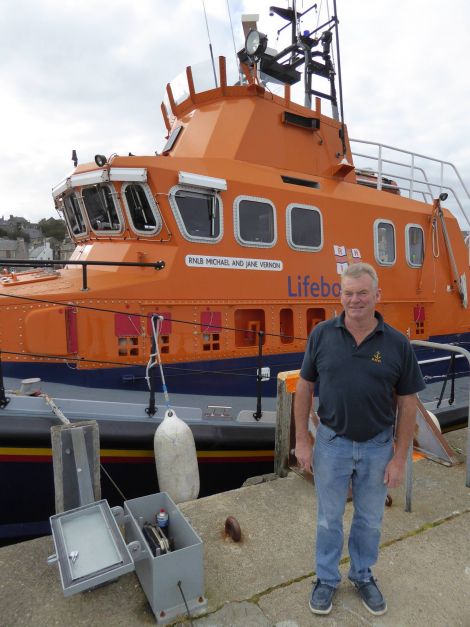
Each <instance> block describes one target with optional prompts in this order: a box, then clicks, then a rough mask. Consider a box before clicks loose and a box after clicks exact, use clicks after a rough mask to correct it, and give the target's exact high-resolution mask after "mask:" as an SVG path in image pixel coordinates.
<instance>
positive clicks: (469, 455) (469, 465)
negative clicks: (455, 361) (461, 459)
mask: <svg viewBox="0 0 470 627" xmlns="http://www.w3.org/2000/svg"><path fill="white" fill-rule="evenodd" d="M411 343H412V344H414V345H415V346H425V347H426V348H434V349H437V350H443V351H450V352H452V353H460V354H461V355H463V356H464V357H466V358H467V361H468V363H469V366H470V352H469V351H468V350H466V349H465V348H461V347H460V346H454V345H453V344H439V343H438V342H428V341H426V340H411ZM467 427H468V429H467V473H466V479H465V485H466V486H467V488H470V386H469V394H468V424H467Z"/></svg>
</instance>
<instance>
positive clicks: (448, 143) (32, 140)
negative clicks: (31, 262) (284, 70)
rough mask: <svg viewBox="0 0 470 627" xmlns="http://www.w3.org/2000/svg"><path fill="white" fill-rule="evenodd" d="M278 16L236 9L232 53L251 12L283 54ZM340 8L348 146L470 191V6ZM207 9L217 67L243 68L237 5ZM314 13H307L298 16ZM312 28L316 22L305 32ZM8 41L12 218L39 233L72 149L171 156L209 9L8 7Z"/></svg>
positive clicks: (24, 1)
mask: <svg viewBox="0 0 470 627" xmlns="http://www.w3.org/2000/svg"><path fill="white" fill-rule="evenodd" d="M271 3H272V2H268V1H265V0H257V2H256V3H253V2H251V3H249V2H247V1H242V0H230V8H231V13H232V20H233V26H234V30H235V39H236V48H240V47H241V46H242V45H243V34H242V29H241V24H240V17H241V14H242V13H259V14H260V21H259V27H260V29H261V30H263V31H264V32H267V33H268V34H269V36H270V45H271V46H274V47H276V46H277V47H279V48H280V47H282V46H283V45H285V44H286V43H287V39H288V36H289V34H288V30H289V29H285V31H283V33H281V35H280V36H279V40H278V41H277V42H276V40H277V39H278V35H277V30H278V29H279V28H280V26H282V22H281V23H280V22H279V19H278V18H277V17H269V15H268V8H269V5H270V4H271ZM279 4H280V5H283V3H279ZM317 4H318V5H319V6H320V4H321V3H320V2H318V3H317ZM323 4H326V2H324V3H323ZM337 4H338V11H339V18H340V25H339V32H340V38H341V65H342V70H343V92H344V108H345V114H346V122H347V124H348V128H349V133H350V135H351V136H353V137H360V138H366V139H371V140H373V141H382V142H384V143H387V144H391V145H399V146H402V147H404V148H407V149H409V150H415V151H417V152H422V153H425V154H429V155H431V156H435V157H440V158H443V159H446V160H448V161H455V162H456V164H457V165H458V166H459V168H460V169H461V170H462V174H463V175H464V178H465V175H466V178H467V180H468V177H469V174H470V149H469V148H468V146H467V143H468V142H467V138H466V135H467V131H468V123H467V111H466V107H467V103H468V101H469V96H470V93H469V92H470V89H469V81H468V79H467V69H466V67H465V63H466V59H467V56H468V55H467V51H466V41H467V37H468V36H467V32H466V29H467V26H468V24H469V23H470V5H468V4H467V3H466V2H464V1H463V0H453V2H452V3H447V5H443V3H441V2H438V1H437V0H413V2H409V1H407V0H395V1H394V2H390V1H389V2H386V1H385V0H382V1H377V0H361V2H351V1H350V0H349V1H346V0H339V1H338V2H337ZM205 6H206V10H207V19H208V24H209V32H210V36H211V41H212V47H213V50H214V54H215V56H218V55H219V54H225V55H226V56H228V57H229V58H230V59H231V60H232V63H233V59H234V45H233V39H232V33H231V30H230V24H229V19H228V14H227V3H226V2H224V1H223V0H205ZM307 6H310V5H309V4H308V3H307V2H302V1H301V0H298V2H297V7H298V8H300V10H305V8H306V7H307ZM315 20H316V16H315V12H314V11H311V12H310V13H309V14H308V17H307V16H306V18H305V20H304V27H306V28H308V27H310V26H311V25H312V24H314V23H315ZM0 32H1V34H2V37H1V38H0V93H1V94H2V115H1V116H0V137H1V138H2V151H1V152H0V172H1V173H2V180H1V182H2V185H1V201H2V212H3V213H5V214H9V213H14V214H19V215H25V216H27V217H28V218H30V219H32V220H37V219H40V218H42V217H47V216H49V215H54V209H53V203H52V200H51V196H50V190H51V187H52V186H53V185H55V184H56V183H57V182H58V181H60V180H61V179H62V178H63V177H64V176H65V175H66V174H68V172H69V171H70V170H71V168H72V162H71V152H72V149H76V150H77V152H78V156H79V160H80V162H86V161H90V160H92V159H93V156H94V155H95V154H96V153H102V154H111V153H113V152H118V153H120V154H127V152H129V151H131V152H133V153H134V154H153V153H154V151H155V150H156V149H159V148H161V146H162V143H163V137H164V134H165V129H164V126H163V122H162V119H161V115H160V102H161V100H162V99H163V96H164V90H165V85H166V83H167V82H169V81H170V80H171V79H172V78H173V77H174V76H175V75H176V74H178V73H180V72H182V71H184V69H185V67H186V66H187V65H190V64H191V65H193V64H196V63H199V62H201V61H203V60H206V59H208V57H209V46H208V39H207V30H206V22H205V18H204V14H203V12H202V2H195V1H194V0H174V1H172V2H170V1H169V0H139V1H138V2H134V3H129V2H128V0H113V1H111V0H99V1H98V0H81V1H80V2H76V1H71V0H61V1H59V0H36V1H35V2H30V0H15V2H14V3H13V2H3V3H1V4H0ZM324 108H325V110H326V108H327V107H326V106H325V107H324Z"/></svg>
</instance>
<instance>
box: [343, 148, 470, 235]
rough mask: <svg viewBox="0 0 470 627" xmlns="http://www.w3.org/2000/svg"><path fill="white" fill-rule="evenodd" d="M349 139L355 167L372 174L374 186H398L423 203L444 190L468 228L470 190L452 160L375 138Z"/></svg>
mask: <svg viewBox="0 0 470 627" xmlns="http://www.w3.org/2000/svg"><path fill="white" fill-rule="evenodd" d="M350 142H351V149H352V154H353V156H354V158H355V159H354V161H355V165H356V168H362V169H363V170H365V171H366V172H365V173H366V174H369V173H370V175H371V176H373V177H374V178H376V185H375V184H374V187H375V186H376V187H377V189H379V190H381V189H386V190H390V191H393V190H399V191H400V194H402V195H406V196H408V198H411V199H414V200H420V201H421V202H425V203H427V204H432V202H433V200H434V199H435V198H437V197H438V196H439V195H440V194H441V193H442V192H447V193H448V194H449V195H450V198H449V204H450V208H451V209H453V210H454V211H456V212H457V215H456V217H457V219H459V222H462V221H463V222H464V223H465V224H466V225H467V227H469V228H470V217H469V216H470V192H469V190H468V188H467V186H466V185H465V182H464V180H463V179H462V177H461V176H460V174H459V172H458V170H457V168H456V167H455V165H454V164H453V163H450V162H449V161H442V160H440V159H436V158H434V157H428V156H426V155H422V154H420V153H416V152H411V151H409V150H403V149H401V148H396V147H394V146H389V145H387V144H380V143H378V142H372V141H366V140H361V139H350ZM390 179H392V180H393V185H391V184H390ZM358 182H359V183H362V184H365V185H367V184H370V180H369V179H367V178H365V179H361V176H360V175H358Z"/></svg>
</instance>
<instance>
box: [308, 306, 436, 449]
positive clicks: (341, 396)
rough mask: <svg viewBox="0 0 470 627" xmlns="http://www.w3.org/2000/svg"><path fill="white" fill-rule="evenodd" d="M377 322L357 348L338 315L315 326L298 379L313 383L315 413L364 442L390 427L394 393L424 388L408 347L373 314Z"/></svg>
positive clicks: (341, 430)
mask: <svg viewBox="0 0 470 627" xmlns="http://www.w3.org/2000/svg"><path fill="white" fill-rule="evenodd" d="M375 317H376V318H377V320H378V324H377V326H376V327H375V329H374V330H373V331H372V333H371V334H370V335H368V336H367V337H366V339H365V340H363V341H362V342H361V344H360V345H359V347H357V346H356V341H355V339H354V338H353V336H352V335H351V333H350V332H349V331H348V330H347V329H346V327H345V324H344V312H343V313H342V314H341V315H340V316H339V317H337V318H333V319H331V320H327V321H325V322H321V323H320V324H318V325H317V326H316V327H315V328H314V330H313V331H312V333H311V334H310V337H309V339H308V343H307V349H306V351H305V356H304V360H303V363H302V369H301V371H300V375H301V376H302V378H304V379H306V380H307V381H311V382H315V381H317V380H318V381H319V384H320V394H319V397H320V404H319V407H318V415H319V417H320V420H321V422H322V423H324V424H325V425H327V426H328V427H330V429H333V431H335V432H336V433H337V434H338V435H344V436H346V437H347V438H350V439H351V440H356V441H359V442H362V441H365V440H369V439H370V438H373V437H375V436H376V435H377V434H378V433H380V432H381V431H383V430H384V429H386V428H387V427H388V426H390V425H393V424H394V423H395V409H394V407H395V404H394V392H396V394H398V395H400V396H402V395H406V394H414V393H416V392H419V391H420V390H423V389H424V387H425V384H424V381H423V377H422V375H421V371H420V369H419V365H418V362H417V360H416V357H415V354H414V352H413V348H412V346H411V344H410V342H409V341H408V338H407V337H405V336H404V335H403V334H402V333H400V332H399V331H397V330H396V329H394V328H393V327H391V326H390V325H388V324H386V323H385V322H384V320H383V318H382V316H381V314H379V313H378V312H375Z"/></svg>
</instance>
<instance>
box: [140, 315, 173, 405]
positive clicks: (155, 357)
mask: <svg viewBox="0 0 470 627" xmlns="http://www.w3.org/2000/svg"><path fill="white" fill-rule="evenodd" d="M163 320H164V317H163V316H158V315H156V316H152V318H151V324H152V335H153V339H154V341H155V352H154V353H152V352H151V353H150V356H149V360H148V362H147V367H146V369H145V380H146V381H147V385H148V388H149V390H150V370H151V369H152V368H154V367H155V366H156V365H157V364H158V367H159V369H160V376H161V378H162V389H163V396H164V397H165V402H166V406H167V407H168V409H170V397H169V395H168V389H167V387H166V382H165V375H164V374H163V364H162V358H161V356H160V347H159V345H158V337H159V335H160V331H161V328H162V324H163Z"/></svg>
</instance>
